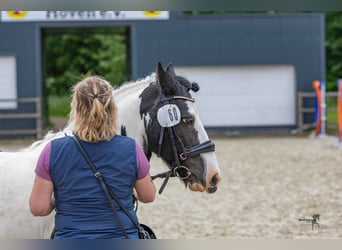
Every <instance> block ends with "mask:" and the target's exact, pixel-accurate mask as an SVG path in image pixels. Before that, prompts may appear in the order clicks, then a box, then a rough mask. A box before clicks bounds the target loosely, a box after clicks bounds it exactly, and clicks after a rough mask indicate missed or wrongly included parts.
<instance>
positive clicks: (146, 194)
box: [135, 174, 156, 203]
mask: <svg viewBox="0 0 342 250" xmlns="http://www.w3.org/2000/svg"><path fill="white" fill-rule="evenodd" d="M135 197H136V198H137V199H138V200H139V201H141V202H143V203H148V202H152V201H154V199H155V197H156V186H155V184H154V183H153V181H152V178H151V176H150V174H148V175H146V176H145V177H144V178H142V179H140V180H137V181H136V182H135Z"/></svg>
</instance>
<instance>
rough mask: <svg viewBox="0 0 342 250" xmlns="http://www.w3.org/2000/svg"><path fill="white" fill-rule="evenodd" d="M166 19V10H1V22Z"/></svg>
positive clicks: (167, 13)
mask: <svg viewBox="0 0 342 250" xmlns="http://www.w3.org/2000/svg"><path fill="white" fill-rule="evenodd" d="M156 19H159V20H167V19H169V12H168V11H152V10H147V11H22V10H13V11H1V19H0V20H1V21H2V22H34V21H112V20H116V21H120V20H156Z"/></svg>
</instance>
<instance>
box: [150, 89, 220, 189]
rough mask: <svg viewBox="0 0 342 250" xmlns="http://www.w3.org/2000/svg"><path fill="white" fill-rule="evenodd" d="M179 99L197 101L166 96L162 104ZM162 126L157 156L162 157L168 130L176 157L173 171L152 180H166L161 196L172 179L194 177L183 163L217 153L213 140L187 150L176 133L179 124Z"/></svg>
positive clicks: (154, 176)
mask: <svg viewBox="0 0 342 250" xmlns="http://www.w3.org/2000/svg"><path fill="white" fill-rule="evenodd" d="M177 99H181V100H185V101H190V102H195V100H194V99H193V98H189V97H185V96H166V95H164V94H163V96H162V100H161V102H162V104H164V105H167V104H169V101H171V100H177ZM171 118H172V116H171ZM177 118H178V119H180V117H176V119H177ZM171 120H172V119H171ZM160 125H161V130H160V134H159V140H158V152H157V155H158V156H160V152H161V147H162V143H163V140H164V134H165V129H167V131H168V136H169V138H170V144H171V149H172V153H173V157H174V162H173V163H172V164H171V169H170V170H169V171H166V172H162V173H160V174H156V175H153V176H152V180H154V179H156V178H165V179H164V181H163V183H162V185H161V187H160V189H159V194H161V193H162V192H163V190H164V188H165V186H166V184H167V183H168V181H169V179H170V177H178V178H180V179H182V180H184V179H188V178H189V177H190V176H191V175H192V172H191V170H190V169H189V168H187V167H186V166H182V165H181V161H185V160H186V159H188V158H192V157H194V156H197V155H199V154H201V153H206V152H212V151H215V144H214V143H213V142H212V141H211V140H208V141H205V142H202V143H200V144H198V145H195V146H193V147H190V148H185V147H184V145H183V143H182V141H181V139H180V138H179V136H178V135H177V134H176V133H175V130H174V126H176V125H177V124H173V123H172V124H171V125H170V126H167V125H163V124H160ZM175 139H177V140H178V143H179V144H180V145H181V147H182V149H181V150H179V151H178V150H177V146H176V142H175ZM178 152H180V153H178Z"/></svg>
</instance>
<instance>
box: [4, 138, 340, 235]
mask: <svg viewBox="0 0 342 250" xmlns="http://www.w3.org/2000/svg"><path fill="white" fill-rule="evenodd" d="M212 140H213V141H214V142H215V144H216V152H217V158H218V161H219V163H220V168H221V174H222V181H221V183H220V185H219V188H218V191H217V192H216V193H214V194H207V193H195V192H191V191H189V190H187V189H185V188H184V185H183V184H182V183H181V182H180V180H178V179H176V178H173V179H171V180H170V181H169V183H168V185H167V186H166V188H165V190H164V192H163V193H162V194H161V195H157V198H156V200H155V202H154V203H151V204H142V203H139V208H138V215H139V218H140V221H141V222H142V223H146V224H148V225H149V226H151V227H152V228H153V229H154V231H155V233H156V234H157V236H158V238H159V239H259V238H261V239H335V238H340V239H341V238H342V150H341V148H338V147H336V146H333V145H336V144H337V138H336V137H325V138H316V139H310V138H308V137H303V136H302V137H300V136H248V137H247V136H237V137H213V138H212ZM31 142H32V141H31V140H7V141H4V140H2V141H1V140H0V149H2V150H7V149H16V148H18V147H25V146H27V145H29V144H30V143H31ZM151 164H152V174H155V173H158V172H160V171H164V170H166V166H165V165H164V164H163V163H162V162H161V161H160V159H158V158H156V157H154V158H152V161H151ZM161 182H162V181H161V180H157V181H156V184H157V186H158V187H160V185H161ZM315 213H319V214H320V221H319V223H320V228H319V229H317V228H316V227H315V229H314V230H312V228H311V224H306V223H304V222H300V221H298V218H301V217H308V216H312V215H313V214H315Z"/></svg>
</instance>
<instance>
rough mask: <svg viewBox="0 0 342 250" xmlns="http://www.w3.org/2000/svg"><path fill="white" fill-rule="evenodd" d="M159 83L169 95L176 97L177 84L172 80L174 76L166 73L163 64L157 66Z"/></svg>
mask: <svg viewBox="0 0 342 250" xmlns="http://www.w3.org/2000/svg"><path fill="white" fill-rule="evenodd" d="M157 82H158V83H159V84H160V87H161V88H162V90H163V91H164V93H165V94H167V95H174V94H175V93H176V90H177V82H175V80H174V79H173V78H172V76H171V75H170V74H169V73H168V72H166V71H164V69H163V66H162V65H161V63H160V62H159V63H158V66H157Z"/></svg>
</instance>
